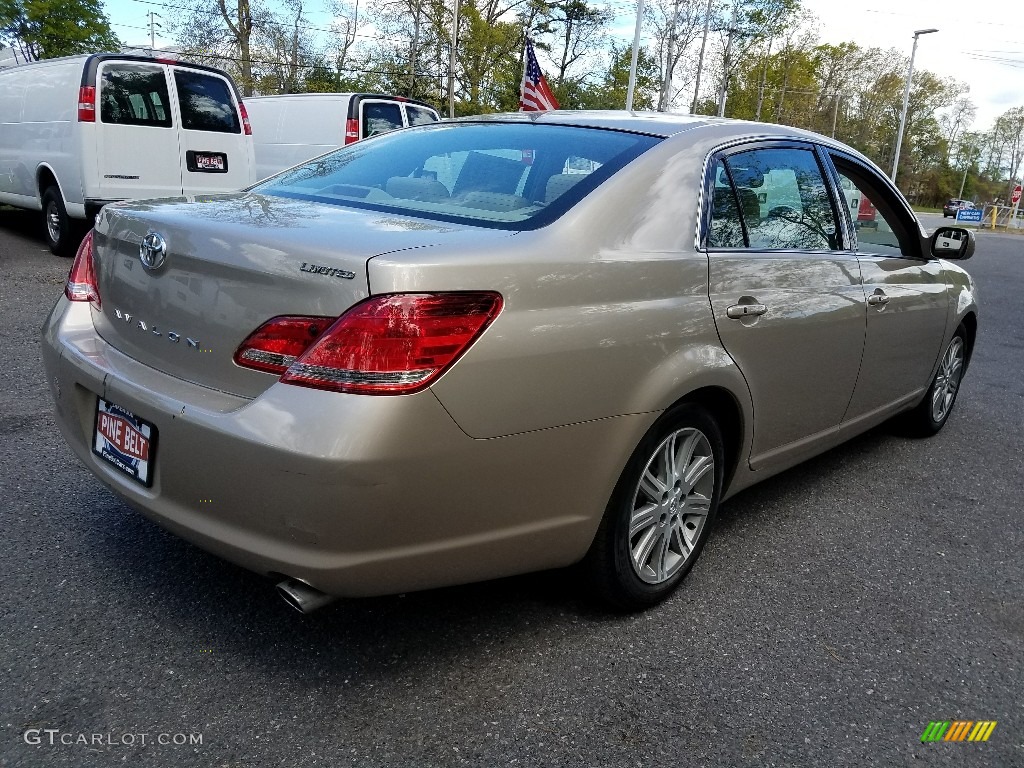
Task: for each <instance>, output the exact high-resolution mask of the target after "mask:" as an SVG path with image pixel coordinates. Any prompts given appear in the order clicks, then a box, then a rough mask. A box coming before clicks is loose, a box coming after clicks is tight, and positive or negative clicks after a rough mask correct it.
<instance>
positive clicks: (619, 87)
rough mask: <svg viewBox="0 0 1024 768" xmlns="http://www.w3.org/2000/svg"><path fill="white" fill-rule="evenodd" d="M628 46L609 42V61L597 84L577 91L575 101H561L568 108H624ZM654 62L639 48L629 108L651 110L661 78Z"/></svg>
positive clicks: (654, 60) (628, 57)
mask: <svg viewBox="0 0 1024 768" xmlns="http://www.w3.org/2000/svg"><path fill="white" fill-rule="evenodd" d="M632 55H633V53H632V49H631V48H630V46H628V45H624V46H622V47H619V46H617V45H615V43H612V51H611V61H610V62H609V64H608V69H607V70H605V73H604V77H603V79H602V81H601V83H600V84H599V85H598V86H597V87H595V88H588V89H583V90H581V93H580V96H579V98H580V103H579V104H569V105H565V104H563V105H562V106H563V107H566V108H568V109H625V108H626V91H627V90H628V89H629V64H630V60H631V59H632ZM658 74H659V68H658V61H657V59H655V58H654V57H653V56H652V55H651V54H650V53H648V52H647V51H646V50H645V49H643V48H641V49H640V55H639V56H638V58H637V62H636V87H635V90H634V92H633V109H636V110H642V109H654V105H655V103H656V102H657V99H658V90H659V88H660V86H661V79H660V78H659V76H658Z"/></svg>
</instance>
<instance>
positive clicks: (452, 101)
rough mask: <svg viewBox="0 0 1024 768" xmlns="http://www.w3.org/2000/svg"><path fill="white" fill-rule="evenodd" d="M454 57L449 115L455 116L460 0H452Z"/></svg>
mask: <svg viewBox="0 0 1024 768" xmlns="http://www.w3.org/2000/svg"><path fill="white" fill-rule="evenodd" d="M452 1H453V3H454V6H455V7H454V8H453V10H452V57H451V59H450V60H449V62H448V117H455V54H456V53H457V51H458V42H459V0H452Z"/></svg>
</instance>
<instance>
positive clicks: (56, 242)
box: [43, 186, 78, 256]
mask: <svg viewBox="0 0 1024 768" xmlns="http://www.w3.org/2000/svg"><path fill="white" fill-rule="evenodd" d="M74 230H75V227H74V226H72V223H71V219H70V218H69V217H68V212H67V209H66V208H65V207H64V198H63V197H62V196H61V194H60V189H58V188H57V187H56V186H53V187H48V188H47V190H46V191H45V192H43V235H44V237H45V238H46V244H47V245H48V246H50V250H51V251H52V252H53V253H54V254H56V255H57V256H74V255H75V249H76V248H77V247H78V243H76V242H74V239H75V236H74Z"/></svg>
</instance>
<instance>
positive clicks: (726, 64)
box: [718, 5, 738, 117]
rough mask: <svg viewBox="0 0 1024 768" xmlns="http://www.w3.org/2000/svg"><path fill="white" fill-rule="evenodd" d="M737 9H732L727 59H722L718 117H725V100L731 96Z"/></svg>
mask: <svg viewBox="0 0 1024 768" xmlns="http://www.w3.org/2000/svg"><path fill="white" fill-rule="evenodd" d="M737 11H738V9H737V7H736V6H735V5H734V6H733V7H732V20H731V21H730V22H729V35H728V37H727V38H726V42H725V57H724V58H723V59H722V90H721V91H720V92H719V94H718V116H719V117H725V100H726V98H727V97H728V95H729V70H730V68H731V65H732V38H733V36H734V35H735V34H736V32H737V29H736V16H737Z"/></svg>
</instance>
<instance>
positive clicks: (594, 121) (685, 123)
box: [449, 109, 845, 148]
mask: <svg viewBox="0 0 1024 768" xmlns="http://www.w3.org/2000/svg"><path fill="white" fill-rule="evenodd" d="M449 122H456V123H459V122H474V123H475V122H502V123H545V124H550V125H573V126H580V127H586V128H611V129H615V130H620V131H633V132H636V133H646V134H650V135H652V136H661V137H664V138H667V137H669V136H674V135H676V134H679V133H683V132H686V131H692V130H695V129H699V128H703V127H713V128H715V129H717V130H716V133H722V134H729V133H733V134H735V135H736V136H761V137H764V136H777V137H787V136H791V137H793V138H802V139H807V138H813V139H814V140H815V141H820V142H822V143H826V144H833V145H835V146H837V147H843V145H842V144H841V143H839V142H836V141H833V140H831V139H829V138H828V137H825V136H822V135H820V134H816V133H811V132H809V131H804V130H801V129H799V128H792V127H790V126H788V125H778V124H776V123H756V122H752V121H747V120H733V119H731V118H724V117H709V116H708V115H683V114H675V113H672V112H627V111H626V110H611V109H609V110H550V111H546V112H502V113H497V114H492V115H474V116H471V117H460V118H456V119H455V120H453V121H449ZM844 148H845V147H844Z"/></svg>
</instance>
